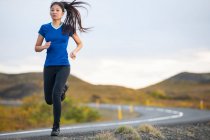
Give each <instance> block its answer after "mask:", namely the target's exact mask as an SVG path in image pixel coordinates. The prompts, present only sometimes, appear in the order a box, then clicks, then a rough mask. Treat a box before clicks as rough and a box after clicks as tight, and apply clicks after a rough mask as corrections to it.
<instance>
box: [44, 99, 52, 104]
mask: <svg viewBox="0 0 210 140" xmlns="http://www.w3.org/2000/svg"><path fill="white" fill-rule="evenodd" d="M45 101H46V103H47V104H48V105H52V104H53V103H52V99H51V100H50V99H48V98H45Z"/></svg>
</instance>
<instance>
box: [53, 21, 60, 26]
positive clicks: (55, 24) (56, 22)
mask: <svg viewBox="0 0 210 140" xmlns="http://www.w3.org/2000/svg"><path fill="white" fill-rule="evenodd" d="M52 24H53V26H54V27H59V26H60V25H61V20H53V21H52Z"/></svg>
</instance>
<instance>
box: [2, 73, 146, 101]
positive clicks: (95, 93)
mask: <svg viewBox="0 0 210 140" xmlns="http://www.w3.org/2000/svg"><path fill="white" fill-rule="evenodd" d="M68 83H69V90H68V91H67V96H69V97H71V98H74V99H75V100H76V101H81V102H95V101H96V100H100V102H106V103H109V102H112V103H113V102H115V101H116V102H118V103H119V102H131V101H133V102H139V101H141V102H142V101H143V99H144V98H143V96H146V95H145V94H144V93H142V94H139V92H138V91H137V90H134V89H131V88H125V87H121V86H115V85H93V84H90V83H88V82H85V81H83V80H81V79H79V78H77V77H76V76H73V75H70V76H69V78H68ZM33 94H37V95H39V96H40V97H42V96H43V95H44V93H43V75H42V72H38V73H21V74H4V73H0V98H1V99H4V100H17V99H18V100H21V99H23V98H24V97H28V96H31V95H33Z"/></svg>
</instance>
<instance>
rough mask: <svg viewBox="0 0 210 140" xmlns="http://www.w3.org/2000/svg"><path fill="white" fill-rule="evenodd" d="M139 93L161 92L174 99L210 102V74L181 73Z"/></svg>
mask: <svg viewBox="0 0 210 140" xmlns="http://www.w3.org/2000/svg"><path fill="white" fill-rule="evenodd" d="M139 91H141V92H145V93H148V94H154V92H156V93H157V92H159V93H162V96H165V98H172V99H180V100H181V99H182V100H187V99H198V100H204V101H210V73H189V72H183V73H179V74H177V75H174V76H172V77H170V78H168V79H166V80H163V81H161V82H159V83H157V84H154V85H151V86H148V87H146V88H143V89H139Z"/></svg>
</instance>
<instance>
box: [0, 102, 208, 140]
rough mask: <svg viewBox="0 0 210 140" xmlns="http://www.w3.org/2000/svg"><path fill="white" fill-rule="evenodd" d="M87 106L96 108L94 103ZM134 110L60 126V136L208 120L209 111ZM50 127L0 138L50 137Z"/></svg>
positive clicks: (184, 109) (107, 106)
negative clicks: (98, 120)
mask: <svg viewBox="0 0 210 140" xmlns="http://www.w3.org/2000/svg"><path fill="white" fill-rule="evenodd" d="M88 106H90V107H93V108H96V107H97V106H96V105H95V104H88ZM118 107H119V105H111V104H100V106H99V108H104V109H113V110H117V109H118ZM121 108H122V109H124V110H129V106H126V105H122V106H121ZM134 111H136V112H138V113H140V117H139V118H134V119H128V120H121V121H118V120H117V121H108V122H102V123H83V124H78V125H70V126H64V127H61V136H62V137H60V138H65V137H68V136H70V135H75V134H81V133H95V132H99V131H103V130H110V129H111V130H112V129H115V128H117V127H119V126H121V125H132V126H134V127H135V126H139V125H140V124H145V123H147V124H153V125H171V124H183V123H191V122H200V121H206V120H210V111H208V110H198V109H189V108H158V107H146V106H134ZM50 132H51V128H48V129H44V128H43V129H36V130H29V131H18V132H10V133H0V139H12V138H24V139H30V140H33V139H41V138H43V139H47V138H50V136H49V135H50Z"/></svg>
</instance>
